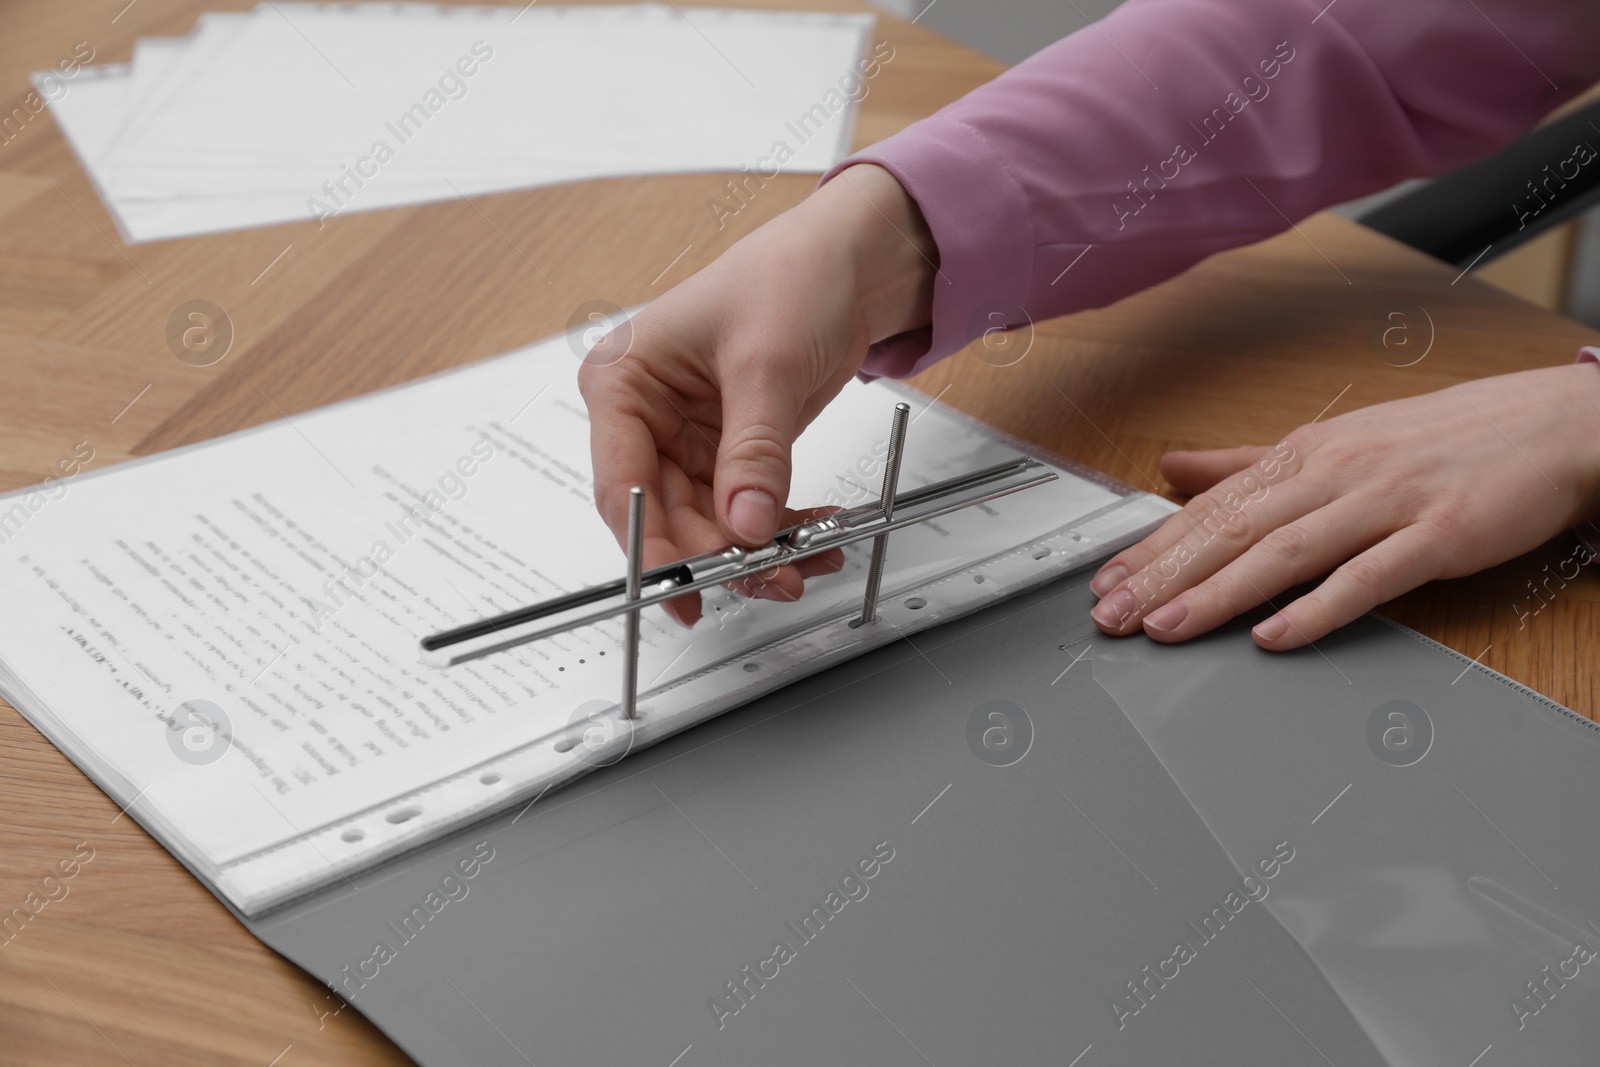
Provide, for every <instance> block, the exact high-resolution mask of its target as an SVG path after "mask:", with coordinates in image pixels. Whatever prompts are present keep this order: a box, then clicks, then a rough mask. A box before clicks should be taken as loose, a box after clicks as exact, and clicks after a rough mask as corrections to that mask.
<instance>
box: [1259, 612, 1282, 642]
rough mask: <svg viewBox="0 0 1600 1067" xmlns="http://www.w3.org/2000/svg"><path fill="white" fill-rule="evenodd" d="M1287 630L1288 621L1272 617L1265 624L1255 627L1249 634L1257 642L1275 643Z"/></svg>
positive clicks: (1275, 616)
mask: <svg viewBox="0 0 1600 1067" xmlns="http://www.w3.org/2000/svg"><path fill="white" fill-rule="evenodd" d="M1288 629H1289V620H1288V619H1286V618H1284V617H1283V616H1282V615H1274V616H1273V617H1272V618H1270V619H1268V620H1267V621H1266V622H1264V623H1262V624H1261V625H1260V626H1257V627H1256V628H1255V629H1254V630H1251V631H1250V632H1251V633H1253V634H1255V635H1256V640H1257V641H1276V640H1277V639H1278V638H1280V637H1282V636H1283V635H1284V633H1286V632H1287V631H1288Z"/></svg>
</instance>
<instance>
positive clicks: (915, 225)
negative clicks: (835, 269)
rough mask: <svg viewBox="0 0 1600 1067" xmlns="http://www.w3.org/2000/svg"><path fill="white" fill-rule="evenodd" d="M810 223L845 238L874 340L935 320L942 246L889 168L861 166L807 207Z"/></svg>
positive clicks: (860, 307) (859, 306)
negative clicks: (936, 280)
mask: <svg viewBox="0 0 1600 1067" xmlns="http://www.w3.org/2000/svg"><path fill="white" fill-rule="evenodd" d="M803 207H804V208H805V213H806V214H807V215H809V216H810V217H809V219H808V221H807V224H808V225H811V226H814V227H817V229H818V232H821V233H825V234H828V235H829V238H830V239H837V238H842V239H843V249H844V252H845V255H846V258H847V264H848V269H849V270H850V271H851V273H852V275H853V283H854V284H853V288H854V293H855V300H856V311H857V314H858V316H859V318H860V320H861V322H862V325H863V329H864V330H865V332H866V334H867V339H868V341H869V342H876V341H881V340H883V339H884V338H886V337H893V336H894V335H895V334H898V333H903V332H905V331H906V330H912V329H916V328H917V327H920V326H926V325H928V323H930V322H932V321H933V282H934V279H935V277H936V276H937V274H938V262H939V249H938V246H937V245H936V244H935V243H934V240H933V233H932V231H930V230H929V228H928V224H927V221H926V220H924V219H923V217H922V211H921V209H920V208H919V207H918V206H917V202H916V201H915V200H913V199H912V198H911V195H910V194H909V193H907V192H906V191H905V188H904V187H903V186H901V184H900V183H899V182H898V181H897V180H896V179H895V177H894V175H892V174H890V173H889V172H888V171H887V170H885V169H883V168H882V167H879V166H876V165H874V164H870V163H858V164H856V165H854V166H851V167H847V168H845V169H844V170H842V171H840V172H839V173H838V174H836V175H834V177H833V179H832V180H831V181H829V182H828V184H826V185H824V186H822V188H820V189H818V190H817V191H816V192H815V193H813V194H812V196H811V197H810V199H808V200H807V201H806V202H805V204H804V205H803Z"/></svg>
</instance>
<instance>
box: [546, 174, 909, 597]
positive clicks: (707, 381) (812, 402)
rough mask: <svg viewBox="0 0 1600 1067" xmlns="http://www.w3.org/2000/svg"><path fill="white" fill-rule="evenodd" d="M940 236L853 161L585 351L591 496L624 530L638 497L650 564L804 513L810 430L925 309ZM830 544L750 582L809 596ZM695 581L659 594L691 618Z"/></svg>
mask: <svg viewBox="0 0 1600 1067" xmlns="http://www.w3.org/2000/svg"><path fill="white" fill-rule="evenodd" d="M934 256H935V249H934V244H933V239H932V236H931V235H930V234H929V232H928V228H927V225H926V224H925V223H924V221H923V219H922V216H921V213H920V212H919V211H918V209H917V206H916V203H915V202H914V201H913V200H912V199H911V198H910V197H909V196H908V195H907V194H906V193H905V191H904V190H903V189H902V188H901V187H900V184H899V183H898V182H897V181H896V180H895V179H894V177H893V176H892V175H891V174H889V172H888V171H886V170H883V169H881V168H879V167H876V166H873V165H871V164H858V165H856V166H853V167H850V168H848V169H846V170H844V171H842V172H840V173H839V174H837V175H835V176H834V178H833V180H831V181H830V182H829V183H828V184H826V185H824V186H822V187H821V188H820V189H818V190H817V191H816V192H815V193H813V194H812V195H811V196H810V197H809V198H808V199H806V200H805V201H804V202H802V203H801V204H800V205H798V206H797V207H795V208H793V209H791V210H790V211H787V212H785V213H784V214H782V215H780V216H778V217H777V218H775V219H773V220H772V221H771V222H769V223H767V224H766V225H765V226H763V227H761V228H760V229H759V230H757V231H755V232H754V233H752V234H750V235H749V236H747V237H745V238H744V239H742V240H740V241H739V242H738V243H737V244H735V245H734V246H733V247H732V248H730V249H728V251H727V252H725V253H724V254H723V255H722V256H721V257H719V258H718V259H717V260H716V261H715V262H713V263H712V264H711V265H710V266H708V267H706V268H705V269H704V270H701V271H700V272H699V273H697V274H695V275H694V276H693V277H691V278H689V279H688V280H686V281H684V282H683V283H682V284H680V285H678V286H676V287H675V288H673V289H672V290H671V291H670V292H668V293H667V294H666V295H665V296H662V297H661V298H660V299H658V300H656V301H655V302H654V303H652V304H650V305H649V306H648V307H646V308H645V309H644V310H643V311H641V312H640V313H639V314H638V315H636V316H634V317H633V318H632V319H631V320H629V322H627V323H625V324H623V325H621V326H619V327H617V328H616V329H614V330H612V331H611V333H609V334H608V335H607V336H606V337H605V338H604V339H602V340H601V342H600V343H599V344H598V345H596V346H595V348H594V349H593V350H591V352H590V353H589V355H588V356H587V357H586V358H585V360H584V365H583V367H582V368H580V370H579V373H578V385H579V388H580V389H581V391H582V393H583V399H584V403H585V404H586V405H587V406H588V409H589V428H590V448H591V451H592V453H593V462H594V494H595V504H596V507H597V508H598V509H599V511H600V515H601V517H602V518H603V519H604V520H605V522H606V525H607V526H609V527H610V528H611V531H612V533H613V535H615V536H616V538H617V541H618V544H623V543H624V542H625V539H626V537H627V527H628V493H629V490H630V489H631V488H632V487H633V486H635V485H639V486H643V487H644V491H645V497H646V507H645V538H644V566H645V568H646V569H648V568H650V567H655V566H660V565H661V564H664V563H670V562H672V561H673V560H677V559H682V558H684V557H685V556H692V555H696V554H698V553H701V552H706V551H710V550H713V549H717V548H721V547H723V546H725V545H727V544H730V543H734V544H740V545H745V546H748V547H755V546H758V545H763V544H766V543H767V542H768V541H770V540H771V539H772V537H773V535H774V534H776V533H777V532H778V530H780V529H782V528H783V527H785V526H788V525H791V524H793V523H795V522H799V521H803V520H804V519H805V518H808V517H810V515H811V513H810V512H796V511H794V510H792V509H790V508H788V506H787V504H788V496H789V478H790V454H791V450H792V448H793V445H794V441H795V438H797V437H798V436H799V435H800V431H801V430H803V429H805V427H806V426H807V425H809V424H810V422H811V420H813V419H814V418H816V416H817V414H818V413H819V412H820V411H821V410H822V409H823V407H824V406H825V405H826V404H827V403H828V402H829V401H830V400H832V399H833V398H834V397H835V396H837V395H838V394H839V391H840V390H841V389H843V388H844V386H845V383H847V382H848V381H849V380H850V379H851V377H853V376H854V375H855V373H856V371H857V370H859V369H860V367H861V362H862V360H863V359H864V358H865V356H866V353H867V347H868V345H870V344H871V343H872V342H874V341H877V340H881V339H882V338H885V337H889V336H892V335H894V334H896V333H900V332H901V331H903V330H908V329H912V328H914V327H916V326H921V325H925V324H926V323H927V322H928V321H929V319H930V316H931V302H932V281H933V277H934V274H935V270H936V264H935V263H934ZM842 562H843V557H842V555H841V554H840V553H838V552H837V551H835V552H832V553H828V554H825V555H821V556H816V557H813V558H811V559H809V560H806V561H805V562H803V563H801V564H799V565H798V566H788V567H783V568H780V569H779V570H778V571H777V572H776V573H774V574H770V575H762V576H761V581H760V582H758V583H755V584H754V585H753V586H751V585H747V586H746V587H745V588H744V589H743V590H742V591H744V592H746V593H748V594H750V595H758V596H763V597H768V598H772V599H784V600H793V599H796V598H798V597H799V595H800V592H801V590H802V588H803V585H804V579H805V578H807V577H810V576H811V575H814V574H822V573H827V572H830V571H834V570H837V569H838V568H839V567H840V566H841V565H842ZM699 600H700V598H699V596H698V595H697V594H695V595H691V596H686V597H680V598H679V599H678V600H675V601H672V602H671V603H669V604H667V605H666V608H667V612H668V614H669V615H671V616H672V617H674V618H675V619H677V620H678V621H679V622H681V623H682V624H684V625H685V626H692V625H693V624H694V622H695V620H696V619H698V618H699V615H700V604H699Z"/></svg>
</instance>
